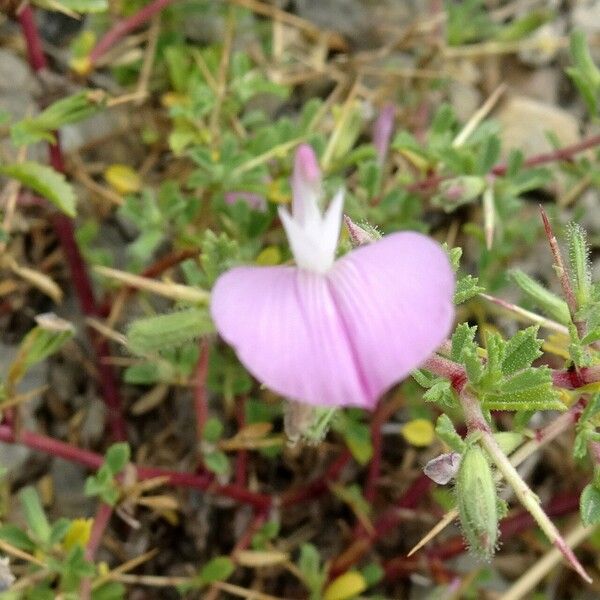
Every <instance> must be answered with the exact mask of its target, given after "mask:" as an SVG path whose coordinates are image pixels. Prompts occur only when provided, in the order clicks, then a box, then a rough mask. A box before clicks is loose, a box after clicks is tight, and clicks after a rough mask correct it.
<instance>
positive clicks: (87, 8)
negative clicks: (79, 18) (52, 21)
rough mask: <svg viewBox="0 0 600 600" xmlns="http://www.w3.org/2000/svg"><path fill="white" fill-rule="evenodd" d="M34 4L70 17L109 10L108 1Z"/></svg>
mask: <svg viewBox="0 0 600 600" xmlns="http://www.w3.org/2000/svg"><path fill="white" fill-rule="evenodd" d="M34 4H36V5H37V6H39V7H40V8H45V9H46V10H55V11H58V12H62V13H64V14H66V15H69V16H70V17H74V16H76V15H77V14H86V13H101V12H105V11H106V10H108V0H34Z"/></svg>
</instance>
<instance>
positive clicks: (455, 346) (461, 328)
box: [450, 323, 477, 362]
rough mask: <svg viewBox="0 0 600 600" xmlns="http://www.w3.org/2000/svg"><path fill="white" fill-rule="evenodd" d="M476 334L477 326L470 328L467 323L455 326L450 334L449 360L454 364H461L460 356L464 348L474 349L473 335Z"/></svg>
mask: <svg viewBox="0 0 600 600" xmlns="http://www.w3.org/2000/svg"><path fill="white" fill-rule="evenodd" d="M476 332H477V326H476V325H474V326H473V327H470V326H469V324H468V323H461V324H460V325H458V326H457V328H456V329H455V331H454V333H453V334H452V350H451V352H450V359H451V360H453V361H454V362H461V361H462V355H463V351H464V350H465V348H467V347H469V348H473V349H476V346H475V333H476Z"/></svg>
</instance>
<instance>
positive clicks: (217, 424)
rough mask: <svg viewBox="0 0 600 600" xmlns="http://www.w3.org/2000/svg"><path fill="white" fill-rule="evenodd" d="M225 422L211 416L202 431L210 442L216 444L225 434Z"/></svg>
mask: <svg viewBox="0 0 600 600" xmlns="http://www.w3.org/2000/svg"><path fill="white" fill-rule="evenodd" d="M223 429H224V428H223V423H221V421H220V420H219V419H217V418H216V417H210V418H209V419H207V420H206V423H205V425H204V430H203V431H202V437H204V439H205V440H206V441H207V442H208V443H209V444H216V443H217V442H218V441H219V440H220V439H221V436H222V435H223Z"/></svg>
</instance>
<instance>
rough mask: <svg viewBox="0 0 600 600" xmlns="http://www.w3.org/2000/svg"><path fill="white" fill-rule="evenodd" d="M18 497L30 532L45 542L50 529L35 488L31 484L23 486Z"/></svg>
mask: <svg viewBox="0 0 600 600" xmlns="http://www.w3.org/2000/svg"><path fill="white" fill-rule="evenodd" d="M19 497H20V499H21V506H22V507H23V513H24V514H25V521H26V522H27V526H28V527H29V529H30V531H31V533H32V534H33V535H34V536H35V538H36V539H37V540H38V541H39V542H41V543H43V544H47V543H48V542H49V540H50V535H51V533H52V530H51V528H50V523H49V522H48V518H47V517H46V513H45V512H44V508H43V507H42V503H41V502H40V497H39V496H38V493H37V491H36V489H35V488H34V487H31V486H28V487H26V488H23V489H22V490H21V493H20V494H19Z"/></svg>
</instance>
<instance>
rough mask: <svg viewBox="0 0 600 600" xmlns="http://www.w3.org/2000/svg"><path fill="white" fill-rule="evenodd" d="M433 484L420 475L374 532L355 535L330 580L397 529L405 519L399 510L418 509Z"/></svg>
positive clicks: (337, 563) (339, 558)
mask: <svg viewBox="0 0 600 600" xmlns="http://www.w3.org/2000/svg"><path fill="white" fill-rule="evenodd" d="M431 483H432V482H431V479H429V477H427V476H426V475H424V474H421V475H419V477H417V478H416V479H415V480H414V481H413V482H412V483H411V485H410V486H409V487H408V489H407V490H406V492H404V494H403V495H402V496H401V497H400V499H399V500H398V502H397V503H396V506H394V507H393V508H391V509H389V510H388V511H386V512H385V513H383V515H382V516H381V517H380V518H379V519H378V520H377V521H375V524H374V528H373V531H372V532H368V531H366V530H365V529H364V528H363V529H362V530H361V531H360V532H359V533H358V535H355V538H354V541H353V542H352V544H351V545H350V546H349V547H348V548H347V549H346V550H345V551H344V552H343V554H341V555H340V556H339V557H338V558H337V559H336V560H335V561H334V562H333V565H332V567H331V569H330V572H329V574H328V575H329V578H330V579H333V578H334V577H336V576H337V575H340V574H341V573H344V572H345V571H347V570H348V569H349V568H350V567H351V566H352V565H353V564H355V563H356V562H358V561H359V560H360V559H361V558H362V557H363V556H364V555H365V554H366V553H367V552H368V551H369V549H370V548H371V547H372V546H373V544H375V542H377V540H379V539H381V538H382V537H384V536H385V535H386V534H387V533H389V531H390V530H391V529H393V528H394V527H396V526H397V525H398V523H400V521H402V519H403V518H405V517H404V514H403V512H402V511H399V510H398V509H402V508H404V509H413V508H416V507H417V506H418V505H419V504H420V503H421V502H422V500H423V497H424V496H425V494H427V492H428V491H429V488H430V487H431Z"/></svg>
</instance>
